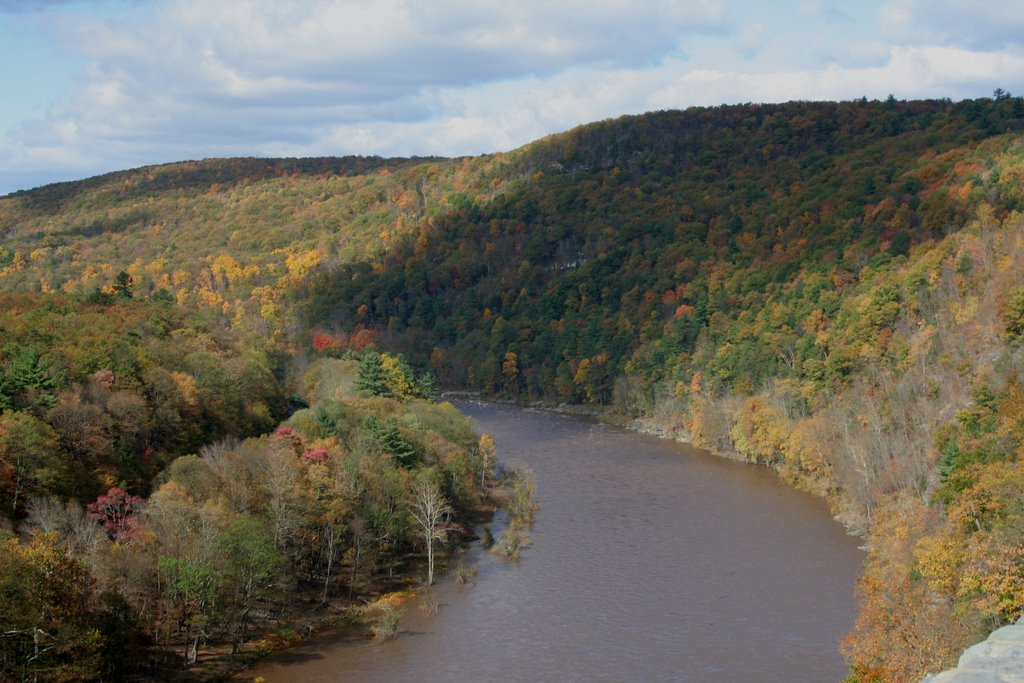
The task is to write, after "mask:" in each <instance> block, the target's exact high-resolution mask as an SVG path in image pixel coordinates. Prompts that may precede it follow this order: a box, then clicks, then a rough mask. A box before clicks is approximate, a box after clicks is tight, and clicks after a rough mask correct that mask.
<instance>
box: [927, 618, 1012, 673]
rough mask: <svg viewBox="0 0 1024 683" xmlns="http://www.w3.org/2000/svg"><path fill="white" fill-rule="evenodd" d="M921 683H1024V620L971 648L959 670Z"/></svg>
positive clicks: (994, 633) (994, 632) (961, 662)
mask: <svg viewBox="0 0 1024 683" xmlns="http://www.w3.org/2000/svg"><path fill="white" fill-rule="evenodd" d="M921 683H1024V617H1022V618H1021V619H1019V620H1018V621H1017V623H1016V624H1014V625H1012V626H1004V627H1003V628H1001V629H999V630H997V631H993V632H992V634H991V635H990V636H989V637H988V638H987V639H985V640H983V641H982V642H980V643H978V644H977V645H974V646H972V647H969V648H967V650H965V651H964V653H963V654H962V655H961V656H960V662H959V663H958V664H957V667H956V668H955V669H950V670H949V671H943V672H942V673H940V674H936V675H934V676H928V677H927V678H925V679H924V680H923V681H921Z"/></svg>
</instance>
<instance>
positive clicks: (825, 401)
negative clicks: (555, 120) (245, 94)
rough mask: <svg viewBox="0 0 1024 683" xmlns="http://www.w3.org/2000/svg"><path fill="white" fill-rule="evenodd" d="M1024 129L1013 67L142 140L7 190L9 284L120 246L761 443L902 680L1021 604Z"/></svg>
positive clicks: (157, 277)
mask: <svg viewBox="0 0 1024 683" xmlns="http://www.w3.org/2000/svg"><path fill="white" fill-rule="evenodd" d="M1022 130H1024V100H1022V99H1021V98H1015V97H1009V96H1003V95H1001V96H1000V97H998V98H996V99H980V100H968V101H963V102H956V103H953V102H950V101H920V102H902V101H896V100H894V99H890V100H888V101H885V102H877V101H865V100H861V101H854V102H843V103H832V102H792V103H786V104H779V105H739V106H724V107H715V108H695V109H689V110H686V111H668V112H656V113H650V114H645V115H641V116H628V117H622V118H619V119H615V120H610V121H603V122H599V123H594V124H589V125H586V126H581V127H579V128H577V129H574V130H572V131H569V132H567V133H563V134H559V135H554V136H550V137H548V138H544V139H542V140H538V141H536V142H534V143H532V144H530V145H527V146H525V147H523V148H521V149H518V150H515V151H513V152H510V153H507V154H495V155H486V156H482V157H477V158H462V159H442V158H431V159H363V158H344V159H329V158H324V159H308V160H307V159H289V160H273V159H229V160H207V161H201V162H185V163H181V164H171V165H166V166H155V167H148V168H142V169H137V170H133V171H125V172H120V173H114V174H109V175H105V176H100V177H97V178H92V179H89V180H85V181H81V182H77V183H61V184H58V185H53V186H48V187H44V188H39V189H37V190H31V191H26V192H19V193H15V194H13V195H10V196H8V197H5V198H0V235H2V236H3V240H2V243H0V289H5V290H11V291H19V292H38V293H39V294H40V295H41V296H46V295H47V294H46V293H49V292H61V293H63V295H64V296H66V297H70V299H71V300H87V299H88V298H89V297H90V296H91V297H94V298H95V297H97V296H101V295H104V294H106V295H111V294H112V293H113V292H114V291H115V289H116V283H117V278H118V276H119V274H121V273H122V272H123V273H124V274H126V275H127V277H128V278H129V281H130V283H131V287H132V291H133V294H134V296H135V297H136V298H139V299H144V300H156V301H167V302H172V303H176V304H178V305H180V306H183V307H186V308H190V309H194V310H198V311H200V312H203V315H206V316H209V317H210V318H211V319H212V320H215V321H217V322H218V324H221V325H223V326H225V327H226V328H228V329H230V330H231V331H232V334H234V335H237V337H238V338H239V339H261V340H264V341H266V342H268V343H269V344H271V346H273V347H274V348H276V349H278V351H279V352H282V353H288V354H291V355H292V356H295V357H309V356H311V355H313V354H321V355H342V354H344V353H346V352H350V351H358V350H360V349H362V348H363V347H364V346H366V345H367V344H370V343H374V344H377V345H378V346H381V347H383V348H386V349H388V350H391V351H394V352H402V353H404V354H405V355H406V357H407V358H408V359H409V360H410V361H411V362H412V363H413V364H414V365H418V366H420V367H424V368H425V367H430V368H431V369H432V370H433V371H434V372H435V373H436V375H437V376H438V378H439V380H440V383H441V384H442V385H443V386H448V387H469V388H473V389H478V390H481V391H484V392H486V393H489V394H501V395H504V396H507V397H513V398H522V399H540V400H546V401H549V402H580V403H593V404H601V405H605V406H608V407H609V408H610V409H613V410H616V411H619V412H621V413H623V414H627V415H644V416H647V417H654V418H656V419H659V420H661V421H662V422H664V423H665V424H667V425H669V426H671V427H673V428H676V429H678V430H680V431H685V432H686V433H687V434H689V435H690V436H691V437H692V438H693V439H694V440H695V441H697V442H698V443H700V444H703V445H705V446H708V447H710V448H714V449H718V450H728V451H734V452H737V453H739V454H741V455H742V456H743V457H745V458H747V459H749V460H752V461H756V462H761V463H764V464H767V465H770V466H772V467H774V468H776V469H778V470H779V471H780V472H781V473H782V474H783V475H784V476H786V477H787V478H790V479H791V480H793V481H794V482H797V483H799V485H801V486H805V487H808V488H811V489H814V490H817V491H819V492H821V493H823V494H825V495H828V496H829V497H830V499H831V500H832V502H833V505H834V506H835V509H836V511H837V514H840V515H841V516H842V517H843V519H844V520H845V521H846V522H847V523H848V524H850V525H851V526H852V527H854V528H856V529H859V530H860V531H862V532H864V533H867V534H869V542H870V547H871V548H872V554H871V556H870V561H869V566H868V571H867V574H866V578H865V583H864V585H863V589H864V611H863V614H862V619H861V621H860V622H859V623H858V629H857V631H856V632H855V633H854V634H852V635H851V638H850V639H849V641H848V642H847V644H846V645H845V648H846V653H847V655H848V657H849V658H850V661H851V663H852V664H853V666H854V669H855V673H856V675H857V676H858V677H859V679H860V680H876V679H877V680H908V679H909V678H912V677H913V676H919V675H921V674H922V673H923V672H925V671H926V670H928V669H929V668H931V669H938V668H942V667H943V666H947V665H948V664H949V663H950V662H951V661H953V660H954V659H955V657H953V654H954V653H955V652H958V651H959V648H961V647H962V645H963V644H964V643H965V642H967V641H968V640H971V639H972V638H978V637H980V636H981V635H982V634H983V633H984V632H985V631H986V630H987V629H990V628H991V627H993V626H995V625H998V624H1000V623H1008V622H1009V621H1012V620H1013V619H1016V618H1017V617H1018V616H1020V613H1021V610H1022V609H1024V588H1022V586H1024V579H1022V578H1021V576H1022V573H1021V572H1020V571H1019V566H1020V563H1019V560H1020V559H1021V554H1020V551H1019V549H1020V547H1021V538H1020V535H1019V531H1015V530H1019V529H1020V528H1021V527H1020V526H1019V523H1020V522H1021V521H1022V520H1024V496H1022V494H1020V492H1019V491H1017V492H1016V493H1014V490H1013V487H1012V485H1011V484H1012V482H1014V481H1017V478H1018V477H1019V471H1018V470H1019V466H1018V464H1017V460H1018V453H1019V451H1020V448H1021V439H1022V438H1024V431H1022V430H1021V427H1020V425H1024V402H1021V401H1020V397H1021V395H1022V394H1021V391H1022V389H1021V384H1020V379H1019V375H1020V371H1021V369H1022V367H1024V364H1022V357H1021V352H1020V350H1019V346H1020V344H1021V342H1022V340H1024V322H1022V321H1024V290H1022V289H1021V286H1022V285H1024V261H1022V257H1021V256H1020V254H1022V253H1024V250H1022V248H1021V245H1024V222H1022V219H1021V211H1022V210H1024V184H1022V175H1024V139H1022V138H1021V131H1022ZM121 277H122V280H121V282H122V284H123V283H124V282H125V280H124V276H121ZM44 355H45V354H44ZM979 500H984V501H988V503H986V505H988V504H989V503H991V502H992V501H998V505H997V506H996V507H985V505H982V506H981V507H979V506H978V504H977V503H978V501H979ZM971 505H974V508H971V509H974V510H975V512H966V511H965V510H968V509H969V508H970V506H971ZM972 515H973V516H972ZM968 522H970V523H968ZM1014 553H1016V554H1014ZM1014 563H1016V564H1014ZM941 567H947V568H948V569H941ZM1013 567H1018V569H1013ZM1015 572H1016V573H1015ZM1007 586H1009V588H1007ZM1000 591H1003V592H1000ZM918 604H919V605H923V606H920V607H915V606H914V605H918ZM901 610H902V611H901ZM897 617H899V618H897ZM951 658H952V659H951ZM872 677H875V678H872Z"/></svg>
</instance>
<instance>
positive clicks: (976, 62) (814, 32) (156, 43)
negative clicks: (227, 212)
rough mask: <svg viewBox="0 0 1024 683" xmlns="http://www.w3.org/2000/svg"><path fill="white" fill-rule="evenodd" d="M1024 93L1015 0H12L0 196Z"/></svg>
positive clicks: (4, 0) (1022, 8)
mask: <svg viewBox="0 0 1024 683" xmlns="http://www.w3.org/2000/svg"><path fill="white" fill-rule="evenodd" d="M996 88H1002V89H1004V90H1006V91H1009V92H1011V93H1012V94H1024V3H1021V2H1019V1H1018V0H856V1H848V2H839V1H833V0H773V2H770V3H769V2H763V1H761V0H630V1H628V2H627V1H625V0H0V92H2V93H3V94H2V97H0V195H2V194H6V193H9V192H12V191H15V190H19V189H28V188H31V187H37V186H39V185H43V184H47V183H51V182H57V181H62V180H74V179H79V178H84V177H88V176H92V175H96V174H99V173H105V172H109V171H115V170H121V169H127V168H134V167H138V166H144V165H149V164H157V163H165V162H171V161H181V160H185V159H202V158H208V157H229V156H265V157H278V156H335V155H347V154H362V155H381V156H409V155H441V156H459V155H475V154H484V153H489V152H497V151H505V150H510V149H514V148H516V147H519V146H520V145H523V144H526V143H527V142H530V141H531V140H535V139H537V138H539V137H543V136H544V135H548V134H550V133H555V132H559V131H563V130H568V129H570V128H572V127H574V126H577V125H580V124H584V123H588V122H591V121H597V120H601V119H606V118H612V117H616V116H620V115H623V114H636V113H642V112H645V111H654V110H662V109H685V108H687V107H691V106H708V105H718V104H733V103H742V102H784V101H789V100H850V99H855V98H859V97H867V98H868V99H884V98H885V97H887V96H888V95H890V94H892V95H894V96H896V97H897V98H898V99H917V98H950V99H953V100H960V99H964V98H971V97H989V96H991V95H992V92H993V91H994V90H995V89H996Z"/></svg>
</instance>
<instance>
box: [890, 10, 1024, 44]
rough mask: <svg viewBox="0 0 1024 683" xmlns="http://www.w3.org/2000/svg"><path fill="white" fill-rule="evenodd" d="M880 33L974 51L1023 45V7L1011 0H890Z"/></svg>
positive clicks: (899, 38) (907, 39)
mask: <svg viewBox="0 0 1024 683" xmlns="http://www.w3.org/2000/svg"><path fill="white" fill-rule="evenodd" d="M879 18H880V20H881V25H882V30H883V32H884V33H885V34H886V35H888V36H890V37H892V38H894V39H896V40H898V41H901V42H906V41H910V42H914V43H917V44H933V45H960V46H964V47H969V48H972V49H976V50H998V49H1002V48H1006V47H1011V46H1015V47H1021V46H1024V7H1022V6H1021V4H1020V3H1019V2H1014V1H1013V0H892V2H890V3H889V4H887V5H885V6H884V7H882V9H881V10H880V11H879Z"/></svg>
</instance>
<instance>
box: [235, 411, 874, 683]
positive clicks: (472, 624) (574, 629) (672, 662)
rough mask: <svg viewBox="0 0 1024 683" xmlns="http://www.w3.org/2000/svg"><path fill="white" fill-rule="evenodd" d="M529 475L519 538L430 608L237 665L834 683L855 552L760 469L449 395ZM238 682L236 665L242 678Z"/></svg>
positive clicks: (321, 678) (475, 677)
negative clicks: (378, 629)
mask: <svg viewBox="0 0 1024 683" xmlns="http://www.w3.org/2000/svg"><path fill="white" fill-rule="evenodd" d="M458 405H459V408H460V409H462V410H463V411H464V412H465V413H467V414H468V415H470V417H472V418H473V420H474V421H475V423H476V426H477V428H478V429H479V430H481V431H486V432H488V433H489V434H491V435H492V436H493V437H494V439H495V442H496V444H497V446H498V450H499V454H500V458H501V459H502V460H503V461H505V462H519V463H525V464H527V465H529V467H531V468H532V469H533V471H534V473H535V474H536V480H537V500H538V502H539V503H540V506H541V507H540V510H539V511H538V513H537V521H536V524H535V528H534V530H533V533H532V537H533V546H532V547H530V548H528V549H526V550H525V551H524V552H523V555H522V558H521V560H520V561H519V562H515V563H508V562H505V561H503V560H501V559H499V558H497V557H495V556H494V555H492V554H490V553H488V552H485V551H483V550H481V549H480V548H472V549H470V550H469V551H467V553H466V557H465V559H464V560H463V561H464V562H465V563H475V564H476V565H477V567H478V574H477V577H476V581H475V583H471V584H467V585H465V586H461V585H458V584H457V582H456V581H455V580H454V577H452V576H450V575H449V576H444V577H441V579H440V582H439V584H438V585H436V586H435V587H434V589H433V598H434V600H436V601H437V602H438V603H439V605H440V608H439V610H438V612H437V614H436V615H433V616H429V615H427V614H425V613H424V612H422V611H419V610H416V609H412V610H409V612H408V613H407V616H406V618H405V620H404V621H403V625H402V633H401V635H400V636H399V637H397V638H395V639H394V640H390V641H387V642H373V641H352V640H351V639H348V640H346V639H334V640H332V639H321V640H319V641H312V642H310V643H309V644H305V645H302V646H300V647H298V648H295V649H293V650H289V651H286V652H283V653H279V654H277V655H275V656H274V657H272V658H270V659H268V660H267V661H265V662H263V663H261V664H260V666H259V667H257V668H256V669H254V670H253V671H251V672H250V673H251V675H252V676H254V677H255V676H262V677H264V678H265V679H266V681H267V682H268V683H278V682H280V683H284V682H286V681H288V682H290V681H310V682H312V683H316V682H327V681H744V682H746V681H756V682H759V683H770V682H772V681H779V682H783V681H785V682H794V681H810V682H814V681H839V680H840V679H842V678H843V676H845V675H846V673H847V671H846V665H845V663H844V662H843V659H842V657H841V655H840V654H839V653H838V650H837V648H838V643H839V639H840V638H841V637H842V635H843V634H844V633H846V632H847V631H848V630H849V629H850V628H851V626H852V625H853V619H854V613H855V605H854V596H853V590H854V584H855V581H856V578H857V576H858V573H859V570H860V566H861V562H862V561H863V554H862V553H861V551H859V550H858V548H857V542H856V539H854V538H851V537H850V536H848V535H846V534H845V533H844V531H843V529H842V527H841V526H840V525H839V524H838V523H836V522H835V521H834V520H833V519H832V518H831V517H830V516H829V514H828V509H827V507H826V505H825V503H824V502H823V501H822V500H820V499H817V498H815V497H813V496H810V495H808V494H804V493H801V492H799V491H796V490H794V489H793V488H792V487H790V486H787V485H786V484H784V483H782V482H780V481H779V480H778V479H777V478H776V477H775V476H774V475H773V474H772V473H771V472H768V471H767V470H765V469H764V468H759V467H754V466H751V465H747V464H743V463H738V462H733V461H729V460H725V459H722V458H717V457H714V456H712V455H709V454H707V453H704V452H702V451H699V450H696V449H693V448H689V447H687V446H685V445H681V444H678V443H675V442H671V441H666V440H662V439H657V438H655V437H649V436H644V435H640V434H636V433H632V432H628V431H625V430H622V429H618V428H615V427H611V426H608V425H604V424H599V423H594V422H588V421H583V420H579V419H575V418H571V417H566V416H562V415H557V414H552V413H548V412H542V411H533V410H524V409H520V408H515V407H510V406H495V405H490V404H483V403H472V402H460V403H459V404H458ZM250 680H251V679H250Z"/></svg>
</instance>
